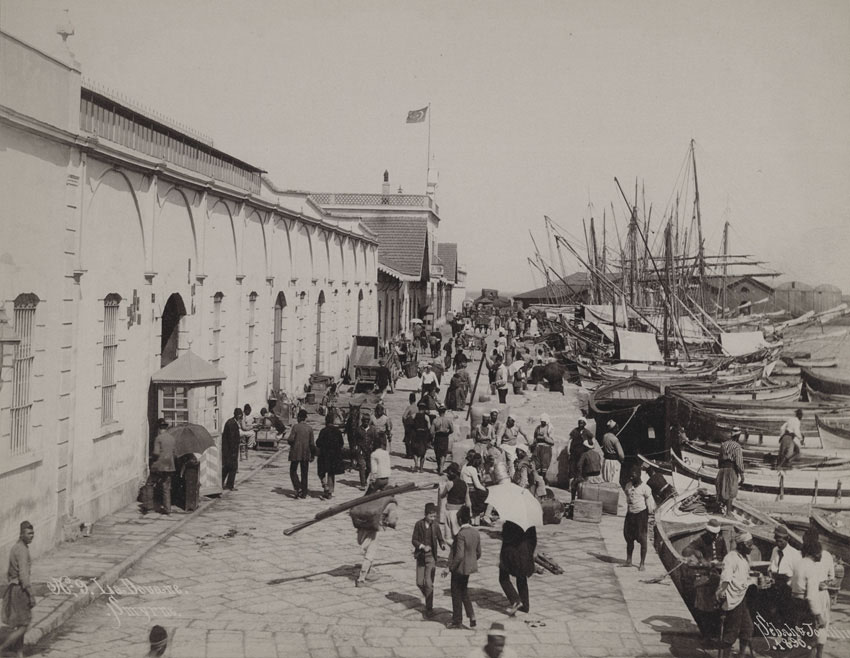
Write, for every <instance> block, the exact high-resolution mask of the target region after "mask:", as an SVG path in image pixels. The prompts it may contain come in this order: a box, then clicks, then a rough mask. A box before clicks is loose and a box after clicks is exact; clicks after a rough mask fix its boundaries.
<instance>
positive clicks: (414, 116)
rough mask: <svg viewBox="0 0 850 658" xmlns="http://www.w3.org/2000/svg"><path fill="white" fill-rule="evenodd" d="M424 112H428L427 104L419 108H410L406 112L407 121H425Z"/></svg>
mask: <svg viewBox="0 0 850 658" xmlns="http://www.w3.org/2000/svg"><path fill="white" fill-rule="evenodd" d="M426 114H428V106H427V105H426V106H425V107H423V108H422V109H421V110H410V112H408V113H407V123H422V122H423V121H425V115H426Z"/></svg>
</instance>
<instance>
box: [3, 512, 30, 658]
mask: <svg viewBox="0 0 850 658" xmlns="http://www.w3.org/2000/svg"><path fill="white" fill-rule="evenodd" d="M34 536H35V531H34V530H33V527H32V524H31V523H30V522H29V521H22V522H21V526H20V536H19V538H18V541H17V543H15V545H14V546H12V550H10V551H9V569H8V571H7V572H6V576H7V578H8V583H9V584H8V586H7V587H6V591H5V593H4V594H3V599H2V601H0V613H2V614H0V616H2V621H3V623H4V624H6V626H9V627H10V628H11V629H12V632H11V633H9V635H8V636H7V637H6V640H5V641H4V642H3V644H2V645H0V652H3V651H5V650H6V649H12V650H14V651H15V652H16V653H15V655H16V656H17V657H18V658H23V656H24V635H26V633H27V629H28V628H29V625H30V623H31V622H32V609H33V608H34V607H35V594H33V591H32V582H31V580H30V571H31V568H32V561H31V560H30V548H29V546H30V544H31V543H32V540H33V537H34Z"/></svg>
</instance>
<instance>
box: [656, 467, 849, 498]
mask: <svg viewBox="0 0 850 658" xmlns="http://www.w3.org/2000/svg"><path fill="white" fill-rule="evenodd" d="M683 454H684V453H683ZM671 459H672V462H673V468H674V469H675V475H678V476H681V477H682V478H683V479H684V480H685V481H684V482H682V481H679V478H675V477H674V486H675V487H676V489H677V490H678V491H682V490H685V488H686V487H687V486H689V484H691V483H689V482H688V481H689V480H690V481H694V480H695V481H697V482H701V483H703V484H706V485H710V486H712V487H714V486H715V482H716V480H717V470H718V469H717V462H716V461H715V460H712V459H708V458H702V457H699V456H698V455H692V456H691V455H688V461H685V460H684V459H681V458H679V457H678V456H676V455H675V454H674V455H671ZM844 483H847V484H848V485H850V469H848V468H846V467H844V468H840V469H830V470H816V471H800V470H791V471H770V470H758V471H752V472H749V471H748V472H746V473H745V475H744V482H743V483H742V484H739V485H738V491H739V492H740V493H741V495H743V496H745V497H749V496H757V497H759V498H761V499H763V500H764V499H768V500H789V501H790V502H812V503H813V504H817V503H818V501H822V502H833V503H836V504H840V506H841V508H842V509H850V500H847V499H842V488H843V486H844ZM845 500H846V501H847V502H846V503H845V502H844V501H845Z"/></svg>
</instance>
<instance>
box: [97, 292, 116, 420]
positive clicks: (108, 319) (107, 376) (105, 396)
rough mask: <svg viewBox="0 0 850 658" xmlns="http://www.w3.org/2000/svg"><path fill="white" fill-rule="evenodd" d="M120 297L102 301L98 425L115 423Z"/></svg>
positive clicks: (111, 297)
mask: <svg viewBox="0 0 850 658" xmlns="http://www.w3.org/2000/svg"><path fill="white" fill-rule="evenodd" d="M119 304H121V296H120V295H118V294H116V293H111V294H109V295H107V296H106V298H105V299H104V300H103V378H102V383H101V387H100V424H101V425H107V424H108V423H112V422H114V421H115V415H116V414H115V407H116V398H117V395H116V394H117V388H118V378H117V377H116V374H115V370H116V366H117V364H118V359H117V357H118V334H117V331H116V330H117V328H118V306H119Z"/></svg>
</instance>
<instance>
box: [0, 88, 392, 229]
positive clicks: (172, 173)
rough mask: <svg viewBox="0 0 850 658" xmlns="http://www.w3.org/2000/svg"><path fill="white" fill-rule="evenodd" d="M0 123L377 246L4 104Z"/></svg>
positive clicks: (1, 107) (130, 167)
mask: <svg viewBox="0 0 850 658" xmlns="http://www.w3.org/2000/svg"><path fill="white" fill-rule="evenodd" d="M0 123H3V124H7V125H10V126H12V127H14V128H17V129H19V130H23V131H25V132H28V133H30V134H33V135H37V136H39V137H41V138H43V139H48V140H51V141H53V142H57V143H59V144H63V145H64V146H68V147H75V148H78V149H80V150H81V151H82V152H84V153H87V154H89V155H92V156H94V157H96V158H98V159H101V160H104V161H106V162H108V163H110V164H114V165H119V166H122V167H126V168H128V169H134V170H136V171H138V172H140V173H143V174H156V175H157V177H159V178H162V179H165V180H169V181H171V182H174V183H178V184H180V185H182V186H185V187H190V188H193V189H196V190H198V191H207V192H209V193H211V194H215V195H216V196H221V197H223V198H227V199H230V200H232V201H241V202H245V203H248V204H249V205H251V206H253V207H255V208H257V209H259V210H265V211H267V212H271V213H272V214H273V215H277V216H279V217H283V218H286V219H290V220H294V221H298V222H301V223H303V224H309V225H312V226H318V227H321V228H322V229H324V230H326V231H330V232H332V233H336V234H338V235H345V236H347V237H349V238H351V239H353V240H358V241H362V242H364V243H367V244H373V245H377V244H378V241H377V240H376V239H375V238H372V237H369V236H365V235H361V234H359V233H355V232H354V231H347V230H345V229H342V228H339V227H337V226H335V225H333V224H329V223H326V222H323V221H321V220H320V219H315V218H312V217H307V216H306V215H302V214H301V213H298V212H295V211H292V210H290V209H288V208H284V207H283V206H281V205H280V204H279V203H278V202H276V201H272V200H269V199H263V198H262V197H259V196H257V195H255V194H253V193H246V192H245V190H243V189H241V188H236V187H231V186H229V185H227V184H225V183H221V182H220V181H217V180H215V179H210V178H209V177H207V176H203V175H201V174H197V173H195V172H192V171H189V170H187V169H183V168H181V167H177V166H176V165H173V164H171V163H170V162H166V161H163V160H160V159H157V158H152V157H150V156H147V155H144V154H141V153H138V152H135V151H132V150H130V149H126V148H124V147H122V146H120V145H117V144H115V143H113V142H109V141H107V140H104V139H101V138H99V137H97V136H96V135H93V134H91V133H86V132H79V133H73V132H70V131H68V130H63V129H61V128H57V127H56V126H52V125H50V124H47V123H44V122H43V121H39V120H37V119H33V118H32V117H28V116H26V115H24V114H21V113H19V112H16V111H15V110H13V109H11V108H8V107H5V106H3V105H0Z"/></svg>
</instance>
